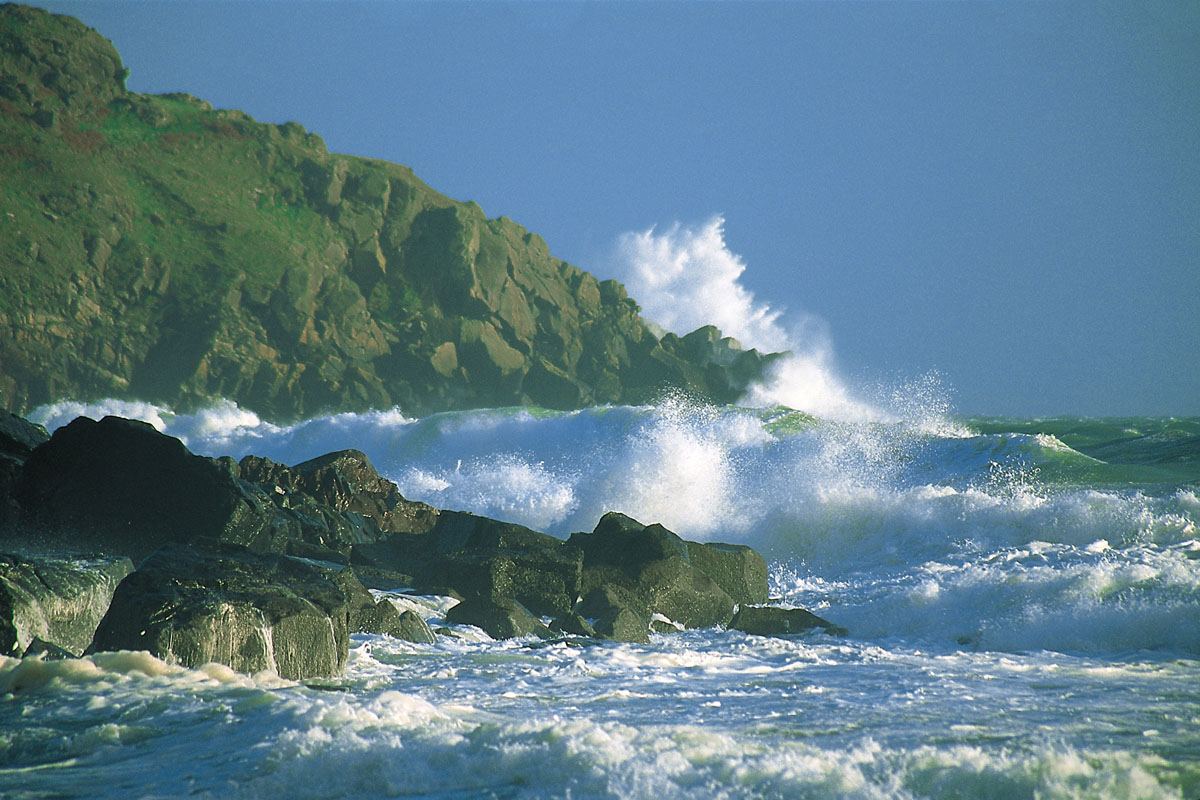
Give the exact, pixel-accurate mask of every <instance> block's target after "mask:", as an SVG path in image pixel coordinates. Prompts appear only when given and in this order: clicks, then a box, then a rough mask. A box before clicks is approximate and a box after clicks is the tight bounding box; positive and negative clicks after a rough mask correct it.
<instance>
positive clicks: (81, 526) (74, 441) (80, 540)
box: [16, 417, 277, 560]
mask: <svg viewBox="0 0 1200 800" xmlns="http://www.w3.org/2000/svg"><path fill="white" fill-rule="evenodd" d="M16 495H17V500H18V502H19V503H20V504H21V506H22V508H23V510H24V512H25V517H26V520H25V521H26V524H27V525H35V526H37V527H39V528H42V529H47V530H49V531H52V532H54V533H55V534H57V536H56V539H57V541H58V542H59V543H60V544H61V545H62V546H64V547H74V548H76V549H79V550H83V551H88V550H97V549H100V550H105V551H107V552H111V553H117V554H122V555H128V556H130V557H132V558H134V559H135V560H137V559H141V558H143V557H145V556H146V555H147V554H148V553H150V552H151V551H153V550H154V549H156V548H157V547H159V546H160V545H162V544H163V543H165V542H170V541H190V540H194V539H197V538H202V537H212V538H219V539H226V540H231V541H235V542H238V543H239V544H245V545H253V544H258V543H260V542H263V541H265V540H268V539H269V538H270V537H271V534H272V532H273V531H272V529H273V527H274V524H273V523H274V520H275V517H276V516H277V515H276V514H275V513H274V511H273V509H272V507H271V505H270V504H269V503H268V502H266V501H265V499H263V498H262V496H261V493H259V492H257V491H256V490H253V489H252V488H251V487H249V486H248V485H247V484H244V483H241V482H239V481H238V480H237V479H236V478H235V477H234V476H232V475H231V474H230V473H229V472H228V471H227V470H225V469H223V468H221V467H220V466H219V465H218V464H217V463H216V462H215V461H213V460H211V459H207V458H202V457H200V456H197V455H193V454H192V453H190V452H188V449H187V448H186V447H184V445H183V443H182V442H180V441H179V440H178V439H175V438H173V437H170V436H165V435H163V434H162V433H159V432H158V431H156V430H155V429H154V428H153V427H151V426H150V425H148V424H146V423H144V422H138V421H135V420H127V419H121V418H119V417H105V418H104V419H102V420H100V421H99V422H96V421H95V420H91V419H88V418H86V417H79V418H78V419H76V420H74V421H73V422H71V423H70V424H68V425H66V426H64V427H62V428H59V429H58V430H57V431H55V432H54V435H53V436H51V437H50V440H49V441H48V442H46V443H45V444H43V445H41V446H40V447H38V448H37V449H36V450H35V451H34V452H33V453H31V454H30V456H29V458H28V459H27V460H26V462H25V466H24V468H23V469H22V471H21V475H20V478H19V479H18V482H17V487H16Z"/></svg>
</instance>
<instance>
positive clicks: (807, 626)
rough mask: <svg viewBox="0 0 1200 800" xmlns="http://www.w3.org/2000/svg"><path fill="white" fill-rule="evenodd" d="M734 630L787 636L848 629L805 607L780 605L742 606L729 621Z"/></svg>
mask: <svg viewBox="0 0 1200 800" xmlns="http://www.w3.org/2000/svg"><path fill="white" fill-rule="evenodd" d="M729 627H730V628H731V629H733V630H739V631H742V632H743V633H750V634H754V635H755V636H787V635H789V634H793V633H804V632H806V631H811V630H813V629H817V628H819V629H821V630H824V631H825V632H826V633H830V634H833V635H834V636H845V635H846V629H845V628H842V627H840V626H838V625H834V624H833V623H832V622H830V621H829V620H826V619H822V618H821V617H818V616H817V615H816V614H813V613H810V612H808V611H805V610H804V609H803V608H779V607H778V606H742V607H741V608H739V609H738V612H737V614H735V615H734V617H733V619H732V620H731V621H730V623H729Z"/></svg>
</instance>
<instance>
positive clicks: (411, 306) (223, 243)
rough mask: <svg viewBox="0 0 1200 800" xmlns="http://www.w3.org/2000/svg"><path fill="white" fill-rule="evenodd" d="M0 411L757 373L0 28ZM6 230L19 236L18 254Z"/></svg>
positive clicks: (363, 184)
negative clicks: (1, 228) (84, 403)
mask: <svg viewBox="0 0 1200 800" xmlns="http://www.w3.org/2000/svg"><path fill="white" fill-rule="evenodd" d="M0 38H2V39H3V41H4V47H3V48H0V75H2V76H3V77H2V78H0V143H3V144H0V207H3V208H4V209H5V210H6V212H7V213H8V217H7V218H6V222H5V226H6V227H5V230H9V231H13V232H14V233H13V234H11V235H4V236H0V263H4V265H5V268H4V270H3V271H2V272H0V398H2V399H3V403H4V404H5V405H6V406H8V407H9V408H10V409H12V410H14V411H17V412H21V411H23V410H26V409H29V408H31V407H34V406H36V405H39V404H42V403H47V402H51V401H54V400H57V399H61V398H65V397H71V398H75V399H80V400H86V399H96V398H102V397H123V398H136V399H143V400H152V401H156V402H163V403H167V404H170V405H172V406H173V407H175V408H177V409H179V410H186V409H189V408H194V407H196V406H200V405H204V404H207V403H211V402H212V401H213V400H214V399H215V398H219V397H225V398H229V399H232V400H235V401H237V402H238V403H239V404H240V405H241V406H242V407H245V408H249V409H252V410H254V411H256V412H258V413H259V414H261V415H264V416H267V417H269V418H274V419H294V418H298V417H303V416H311V415H314V414H317V413H320V412H323V411H329V410H333V409H336V410H365V409H368V408H389V407H392V406H399V407H401V408H403V409H404V410H405V412H406V413H409V414H424V413H428V412H432V411H436V410H444V409H451V408H471V407H483V406H504V405H514V404H529V403H532V404H537V405H541V406H545V407H550V408H578V407H583V406H588V405H592V404H597V403H609V402H612V403H616V402H643V401H647V400H650V399H653V398H654V397H656V396H657V395H659V394H660V393H661V392H662V391H663V390H664V389H668V388H670V389H682V390H686V391H688V392H691V393H693V394H695V395H697V396H699V397H704V398H708V399H711V400H714V401H716V402H720V403H723V402H731V401H732V400H734V399H735V398H736V397H738V396H739V395H740V394H741V391H742V389H743V388H744V387H745V386H746V385H747V384H748V382H750V381H753V380H754V379H756V378H758V377H760V376H761V374H762V371H763V369H764V367H765V366H766V364H767V362H769V361H770V357H764V356H761V355H760V354H758V353H757V352H756V351H753V350H750V351H743V350H742V348H741V347H740V346H739V345H738V344H737V343H736V342H734V341H733V340H732V339H727V338H722V337H721V335H720V332H719V331H717V330H716V329H715V328H711V327H709V328H702V329H700V330H698V331H696V332H695V333H693V334H689V335H688V336H686V337H683V338H680V337H677V336H674V335H667V336H665V337H663V338H662V339H661V340H660V339H659V338H658V337H656V336H655V335H654V334H653V333H652V332H651V330H650V328H649V327H648V326H647V324H646V322H645V321H644V320H642V319H641V317H640V316H639V315H638V306H637V304H636V302H635V301H634V300H633V299H631V298H629V297H627V296H626V293H625V289H624V288H623V287H622V286H621V285H620V284H618V283H616V282H615V281H598V280H596V278H594V277H593V276H592V275H590V274H588V273H586V272H584V271H582V270H580V269H578V268H576V267H574V266H572V265H570V264H567V263H566V262H563V261H561V260H559V259H557V258H554V257H553V256H552V255H551V253H550V250H549V248H548V247H547V245H546V243H545V242H544V241H543V240H542V239H541V238H540V237H539V236H537V235H536V234H534V233H530V232H528V231H526V230H525V229H524V228H522V227H521V226H520V225H517V224H516V223H514V222H512V221H511V220H508V219H506V218H503V217H502V218H499V219H488V218H487V217H486V216H485V215H484V213H483V211H482V209H480V208H479V206H477V205H475V204H474V203H460V202H456V201H454V200H451V199H450V198H448V197H445V196H444V195H441V194H439V193H438V192H436V191H434V190H433V189H431V188H430V187H428V186H426V185H425V184H424V183H422V182H421V181H420V180H419V179H417V178H416V177H415V176H414V175H413V173H412V171H411V170H410V169H409V168H407V167H404V166H401V165H398V164H391V163H387V162H383V161H376V160H371V159H364V158H355V157H353V156H344V155H337V154H331V153H329V152H327V151H326V149H325V146H324V144H323V142H322V141H321V139H320V137H318V136H316V135H315V134H309V133H307V132H305V130H304V129H303V128H301V127H300V126H299V125H297V124H295V123H288V124H287V125H283V126H278V125H269V124H261V123H258V122H255V121H254V120H253V119H252V118H250V117H249V116H247V115H246V114H244V113H242V112H240V111H218V110H213V109H212V107H211V106H210V105H209V104H208V103H205V102H203V101H201V100H198V99H196V98H195V97H192V96H190V95H183V94H173V95H159V96H149V95H140V94H136V93H132V92H127V91H125V89H124V88H123V76H124V74H125V69H124V67H123V65H122V64H121V60H120V57H119V55H118V54H117V53H116V51H115V50H114V49H113V47H112V45H111V43H109V42H108V41H107V40H105V39H104V38H103V36H101V35H100V34H98V33H96V32H95V31H91V30H89V29H87V28H86V27H84V26H83V25H82V24H80V23H79V22H78V21H76V20H73V19H71V18H69V17H61V16H55V15H51V14H47V13H45V12H43V11H39V10H36V9H30V8H24V7H20V6H12V5H6V6H0ZM17 232H19V233H17Z"/></svg>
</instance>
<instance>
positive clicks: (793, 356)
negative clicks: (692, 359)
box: [611, 216, 882, 421]
mask: <svg viewBox="0 0 1200 800" xmlns="http://www.w3.org/2000/svg"><path fill="white" fill-rule="evenodd" d="M611 262H612V268H613V270H614V271H615V272H616V273H617V275H618V276H619V277H620V279H621V280H623V281H624V282H625V284H626V285H627V286H628V287H629V290H630V293H631V294H632V296H634V297H636V298H638V302H639V303H640V304H641V306H642V309H643V312H644V313H645V315H646V317H647V318H648V319H652V320H654V321H655V322H656V323H657V324H658V325H660V326H662V327H663V328H665V329H667V330H670V331H672V332H674V333H676V334H679V335H684V334H687V333H689V332H691V331H692V330H695V329H696V328H699V327H701V326H702V325H715V326H716V327H718V328H719V329H720V330H721V332H722V333H724V334H725V335H726V336H732V337H733V338H735V339H737V340H738V341H739V342H740V343H741V344H742V345H744V346H746V347H754V348H757V349H759V350H761V351H763V352H782V351H786V355H785V357H783V358H781V359H780V360H778V361H776V362H775V363H774V364H773V365H772V366H771V367H770V368H769V370H768V372H767V374H766V375H765V376H764V379H763V380H762V381H761V382H758V383H756V384H754V385H752V386H751V387H750V389H749V391H748V392H747V393H746V396H745V398H744V400H743V403H744V404H745V405H748V406H752V407H764V406H772V405H784V406H787V407H789V408H794V409H800V410H802V411H806V412H809V413H812V414H817V415H819V416H821V417H824V418H826V419H840V420H856V421H864V420H869V419H879V418H881V414H882V412H881V411H880V410H879V409H877V408H874V407H872V406H870V405H868V404H867V403H865V402H863V401H862V400H861V399H860V398H857V397H855V396H854V393H853V392H852V391H851V390H850V388H849V387H847V386H846V384H845V382H844V381H843V380H842V379H841V378H840V377H839V376H838V375H837V370H836V369H835V367H834V356H833V345H832V342H831V340H830V337H829V331H828V326H827V325H826V324H825V322H824V320H822V319H820V318H819V317H817V316H815V315H812V314H806V313H804V312H802V311H799V310H797V309H792V310H790V311H788V312H787V314H786V317H785V311H784V309H779V308H772V307H771V306H770V305H768V304H767V303H763V302H761V301H759V300H756V299H755V297H754V293H753V292H751V291H750V290H748V289H747V288H746V287H745V286H743V285H742V283H741V276H742V273H743V272H745V270H746V264H745V262H743V261H742V259H741V257H740V256H739V255H738V254H737V253H734V252H733V251H731V250H730V249H729V247H728V246H727V245H726V243H725V220H724V219H723V218H722V217H720V216H714V217H711V218H710V219H709V220H707V221H706V222H705V223H704V224H702V225H699V226H696V227H691V226H685V225H682V224H680V223H678V222H677V223H675V224H673V225H671V226H669V227H668V228H666V229H665V230H662V231H659V230H658V229H656V228H650V229H649V230H645V231H641V232H637V233H627V234H624V235H623V236H622V237H621V238H620V239H619V240H618V242H617V246H616V250H615V253H614V255H613V257H612V258H611Z"/></svg>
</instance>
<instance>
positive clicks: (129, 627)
mask: <svg viewBox="0 0 1200 800" xmlns="http://www.w3.org/2000/svg"><path fill="white" fill-rule="evenodd" d="M350 609H351V603H350V602H349V601H347V598H346V594H345V593H344V592H343V591H342V589H340V588H338V587H337V586H336V585H334V584H333V583H332V582H331V581H329V580H327V579H326V578H325V576H324V575H322V574H321V572H320V571H319V570H318V569H316V568H314V567H313V566H310V565H308V564H305V563H303V562H300V561H297V560H296V559H293V558H288V557H286V556H280V555H275V554H267V553H254V552H251V551H249V550H247V549H245V548H242V547H238V546H235V545H229V544H220V543H214V545H213V547H212V548H211V549H205V548H201V547H196V546H192V545H183V544H168V545H166V546H165V547H163V548H161V549H159V550H158V551H156V552H155V553H153V554H152V555H151V556H150V557H149V558H147V559H146V560H145V561H144V562H143V563H142V565H141V566H140V567H139V568H138V569H137V571H136V572H134V573H133V574H132V575H130V576H129V577H127V578H126V579H125V580H123V581H122V582H121V584H120V586H118V587H117V591H116V593H115V594H114V595H113V600H112V605H111V606H110V608H109V610H108V613H107V614H106V615H105V617H104V619H103V620H102V621H101V623H100V625H99V628H98V629H97V631H96V636H95V639H94V641H93V643H92V648H91V649H92V650H93V651H99V650H148V651H149V652H150V653H152V654H153V655H155V656H156V657H158V658H161V659H162V660H164V661H166V662H168V663H172V664H182V665H184V666H187V667H198V666H200V665H202V664H205V663H207V662H210V661H215V662H217V663H220V664H225V665H227V666H229V667H230V668H232V669H234V670H237V671H239V672H247V673H254V672H258V671H261V670H274V671H275V672H276V673H278V674H279V676H280V677H283V678H288V679H293V680H299V679H303V678H312V677H331V676H335V675H338V674H340V673H341V671H342V668H343V667H344V666H345V664H346V659H347V657H348V654H349V636H350Z"/></svg>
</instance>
